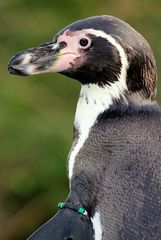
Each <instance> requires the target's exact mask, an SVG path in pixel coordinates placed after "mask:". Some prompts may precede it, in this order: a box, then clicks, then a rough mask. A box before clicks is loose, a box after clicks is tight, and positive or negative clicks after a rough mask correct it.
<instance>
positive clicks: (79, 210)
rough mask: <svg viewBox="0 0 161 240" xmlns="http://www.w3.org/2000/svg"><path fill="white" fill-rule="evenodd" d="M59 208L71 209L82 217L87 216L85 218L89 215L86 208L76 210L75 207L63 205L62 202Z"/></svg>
mask: <svg viewBox="0 0 161 240" xmlns="http://www.w3.org/2000/svg"><path fill="white" fill-rule="evenodd" d="M58 208H59V209H63V208H69V209H72V210H74V211H76V212H78V213H79V214H81V215H85V216H86V215H88V213H87V211H86V209H85V208H84V207H80V208H74V207H70V206H67V205H65V203H63V202H60V203H59V204H58Z"/></svg>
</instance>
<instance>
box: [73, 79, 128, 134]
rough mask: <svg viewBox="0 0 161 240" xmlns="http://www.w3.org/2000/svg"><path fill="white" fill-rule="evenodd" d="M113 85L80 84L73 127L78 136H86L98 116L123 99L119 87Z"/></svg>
mask: <svg viewBox="0 0 161 240" xmlns="http://www.w3.org/2000/svg"><path fill="white" fill-rule="evenodd" d="M113 86H115V87H112V86H104V87H100V86H98V85H96V84H88V85H82V87H81V91H80V96H79V100H78V103H77V108H76V114H75V121H74V127H75V129H76V132H77V134H78V136H79V137H83V138H84V137H85V138H86V137H87V136H88V133H89V131H90V129H91V127H92V126H93V125H94V124H95V123H96V122H97V119H98V116H99V115H100V114H102V113H103V112H105V111H108V109H109V108H110V107H111V106H112V105H113V104H114V103H115V102H116V101H119V100H120V99H121V100H120V101H123V99H124V98H123V94H120V89H119V88H118V87H116V85H115V84H113Z"/></svg>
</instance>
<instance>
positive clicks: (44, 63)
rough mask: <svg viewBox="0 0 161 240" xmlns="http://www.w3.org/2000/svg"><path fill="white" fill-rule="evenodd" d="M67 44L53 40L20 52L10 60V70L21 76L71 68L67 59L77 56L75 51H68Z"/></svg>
mask: <svg viewBox="0 0 161 240" xmlns="http://www.w3.org/2000/svg"><path fill="white" fill-rule="evenodd" d="M66 46H67V44H66V43H65V42H60V43H55V42H54V41H53V42H50V43H45V44H42V45H40V47H37V48H31V49H27V50H25V51H22V52H19V53H17V54H16V55H14V56H13V57H12V59H11V60H10V62H9V64H8V71H9V72H10V73H11V74H16V75H21V76H27V75H35V74H39V73H46V72H62V71H64V70H66V69H68V68H69V65H70V64H69V61H67V60H68V59H71V60H72V59H74V58H75V53H73V52H71V51H68V49H67V48H66Z"/></svg>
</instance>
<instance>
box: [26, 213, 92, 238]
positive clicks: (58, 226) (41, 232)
mask: <svg viewBox="0 0 161 240" xmlns="http://www.w3.org/2000/svg"><path fill="white" fill-rule="evenodd" d="M93 236H94V233H93V227H92V222H91V220H90V218H89V217H88V216H84V215H81V214H79V213H77V212H75V211H72V210H70V209H62V210H60V211H59V212H58V213H57V214H56V215H55V216H54V217H52V218H51V219H50V220H49V221H48V222H46V223H45V224H43V225H42V226H41V227H40V228H39V229H38V230H36V231H35V232H34V233H33V234H32V235H31V236H30V237H29V238H28V239H27V240H82V239H83V240H93V239H94V237H93Z"/></svg>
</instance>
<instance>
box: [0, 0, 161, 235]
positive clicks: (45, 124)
mask: <svg viewBox="0 0 161 240" xmlns="http://www.w3.org/2000/svg"><path fill="white" fill-rule="evenodd" d="M160 9H161V3H160V0H154V1H150V0H142V1H140V0H132V1H129V0H100V1H96V2H93V1H87V0H81V1H80V0H61V1H60V0H51V1H50V0H46V1H44V0H0V74H1V75H0V76H1V78H0V239H3V240H22V239H25V238H26V237H27V236H28V235H29V233H31V232H32V231H33V230H35V229H36V228H37V227H38V226H39V225H40V224H41V223H43V222H44V221H45V220H47V219H48V218H49V217H51V216H52V215H53V214H54V212H56V210H57V209H56V206H57V202H59V201H60V200H64V199H65V197H66V196H67V194H68V181H67V174H66V158H67V155H68V151H69V149H70V145H71V142H72V124H73V118H74V109H75V106H76V99H77V96H78V93H79V84H78V83H77V82H76V81H74V80H71V79H68V78H66V77H63V76H60V75H57V74H55V75H52V74H49V75H47V74H44V75H39V76H33V77H26V78H22V77H18V76H11V75H9V74H8V72H7V62H8V61H9V59H10V57H11V56H12V55H13V54H14V53H16V52H18V51H21V50H23V49H26V48H29V47H34V46H38V45H39V44H40V43H42V42H45V41H48V40H50V39H52V37H53V35H54V34H55V33H56V32H57V31H58V30H60V29H61V28H62V27H65V26H66V25H67V24H69V23H71V22H73V21H76V20H78V19H81V18H84V17H88V16H92V15H101V14H109V15H115V16H117V17H119V18H122V19H123V20H125V21H127V22H129V23H130V24H131V25H132V26H134V27H135V28H136V29H137V30H138V31H140V32H141V33H142V34H143V35H144V36H145V38H146V39H147V40H148V42H149V43H150V45H151V46H152V49H153V51H154V55H155V57H156V59H157V65H158V75H159V76H161V12H160ZM159 78H160V77H159ZM159 86H161V81H160V83H159V84H158V100H159V101H160V102H161V91H160V87H159Z"/></svg>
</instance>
